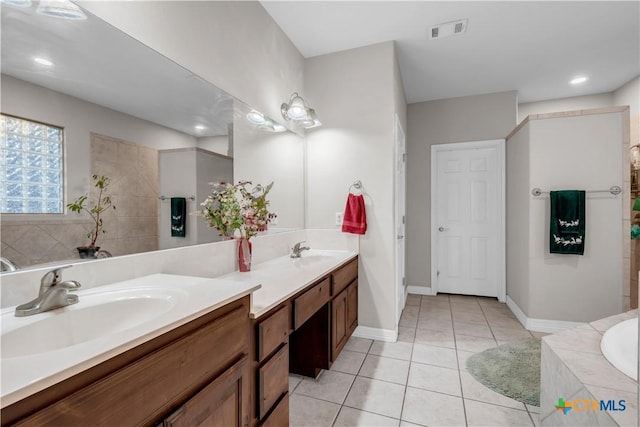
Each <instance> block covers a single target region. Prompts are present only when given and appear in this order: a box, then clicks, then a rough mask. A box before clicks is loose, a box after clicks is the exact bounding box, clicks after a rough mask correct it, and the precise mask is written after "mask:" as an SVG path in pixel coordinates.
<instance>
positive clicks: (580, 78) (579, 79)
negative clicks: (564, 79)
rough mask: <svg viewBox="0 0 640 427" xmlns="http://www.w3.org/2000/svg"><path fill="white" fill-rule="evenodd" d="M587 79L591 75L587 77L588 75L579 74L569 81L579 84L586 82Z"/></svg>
mask: <svg viewBox="0 0 640 427" xmlns="http://www.w3.org/2000/svg"><path fill="white" fill-rule="evenodd" d="M587 80H589V77H587V76H578V77H574V78H573V79H571V80H570V81H569V83H570V84H572V85H579V84H581V83H584V82H586V81H587Z"/></svg>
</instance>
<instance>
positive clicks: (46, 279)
mask: <svg viewBox="0 0 640 427" xmlns="http://www.w3.org/2000/svg"><path fill="white" fill-rule="evenodd" d="M71 267H73V265H63V266H60V267H56V268H54V269H53V270H51V271H48V272H47V273H45V275H44V276H42V279H40V287H41V288H42V287H49V286H53V285H57V284H58V283H60V278H61V277H62V270H64V269H67V268H71Z"/></svg>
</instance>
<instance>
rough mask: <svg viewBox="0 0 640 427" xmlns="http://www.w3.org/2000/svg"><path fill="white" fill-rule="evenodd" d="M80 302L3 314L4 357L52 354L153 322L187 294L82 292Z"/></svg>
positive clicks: (141, 290) (169, 291) (145, 290)
mask: <svg viewBox="0 0 640 427" xmlns="http://www.w3.org/2000/svg"><path fill="white" fill-rule="evenodd" d="M79 296H80V302H79V303H77V304H74V305H70V306H67V307H63V308H59V309H56V310H52V311H49V312H45V313H40V314H36V315H33V316H29V317H20V318H18V317H15V316H13V312H7V313H5V314H3V316H2V336H1V338H0V339H1V341H2V350H1V354H2V359H9V358H14V357H22V356H30V355H34V354H42V353H48V352H51V351H55V350H59V349H62V348H68V347H71V346H74V345H77V344H82V343H85V342H88V341H91V340H94V339H98V338H101V337H104V336H105V335H107V334H114V333H118V332H121V331H124V330H127V329H130V328H133V327H136V326H138V325H140V324H143V323H145V322H149V321H152V320H153V319H156V318H158V317H160V316H162V315H163V314H165V313H167V312H168V311H169V310H171V309H172V308H173V307H174V306H175V305H176V304H177V303H178V302H180V301H182V300H184V299H185V297H186V293H185V292H184V291H182V290H174V289H152V288H139V289H126V290H111V291H104V292H93V293H88V294H82V293H79Z"/></svg>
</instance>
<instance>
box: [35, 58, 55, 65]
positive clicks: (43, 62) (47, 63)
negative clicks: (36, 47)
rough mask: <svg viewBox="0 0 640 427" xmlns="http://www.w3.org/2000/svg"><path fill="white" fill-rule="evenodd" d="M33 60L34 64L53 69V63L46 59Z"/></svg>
mask: <svg viewBox="0 0 640 427" xmlns="http://www.w3.org/2000/svg"><path fill="white" fill-rule="evenodd" d="M33 60H34V61H35V62H37V63H38V64H40V65H45V66H47V67H53V62H51V61H49V60H48V59H46V58H40V57H35V58H33Z"/></svg>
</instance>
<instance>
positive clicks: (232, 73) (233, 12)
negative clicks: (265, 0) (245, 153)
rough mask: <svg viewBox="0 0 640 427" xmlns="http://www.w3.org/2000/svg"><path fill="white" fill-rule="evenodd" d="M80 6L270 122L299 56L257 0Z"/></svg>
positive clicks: (297, 75) (298, 83)
mask: <svg viewBox="0 0 640 427" xmlns="http://www.w3.org/2000/svg"><path fill="white" fill-rule="evenodd" d="M78 4H80V5H81V6H82V7H83V8H85V9H87V10H88V11H89V12H91V13H93V14H94V15H96V16H98V17H99V18H101V19H103V20H105V21H107V22H108V23H110V24H111V25H113V26H115V27H116V28H118V29H120V30H122V31H124V32H125V33H127V34H129V35H131V36H132V37H134V38H136V39H138V40H139V41H141V42H142V43H144V44H146V45H147V46H149V47H150V48H152V49H154V50H156V51H157V52H159V53H161V54H163V55H164V56H166V57H167V58H169V59H171V60H173V61H175V62H176V63H178V64H180V65H182V66H183V67H185V68H186V69H188V70H189V71H191V72H193V73H195V74H197V75H198V76H200V77H202V78H203V79H205V80H207V81H209V82H211V83H213V84H214V85H216V86H218V87H219V88H220V89H222V90H224V91H226V92H228V93H229V94H231V95H232V96H234V97H236V98H238V99H240V100H242V101H243V102H245V103H247V104H249V105H251V106H252V107H254V108H256V109H258V110H260V111H261V112H262V113H264V114H266V115H267V116H270V117H271V118H272V119H274V120H278V121H281V122H282V121H283V119H282V117H281V115H280V104H281V103H282V102H283V101H284V100H285V99H289V96H290V95H291V93H292V92H295V91H300V90H301V88H302V86H303V67H304V58H303V57H302V55H301V54H300V52H298V50H297V49H296V47H295V46H294V45H293V43H291V41H290V40H289V39H288V38H287V36H286V35H285V34H284V32H283V31H282V30H281V29H280V27H278V25H277V24H276V23H275V21H274V20H273V19H272V18H271V16H269V14H268V13H267V12H266V11H265V10H264V8H263V7H262V5H260V3H259V2H257V1H163V2H162V4H161V5H160V4H158V3H157V2H155V1H118V2H113V1H80V2H78Z"/></svg>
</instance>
